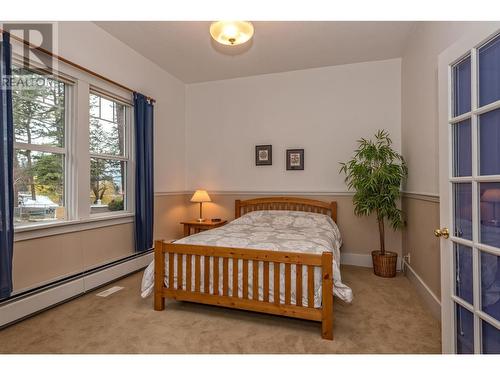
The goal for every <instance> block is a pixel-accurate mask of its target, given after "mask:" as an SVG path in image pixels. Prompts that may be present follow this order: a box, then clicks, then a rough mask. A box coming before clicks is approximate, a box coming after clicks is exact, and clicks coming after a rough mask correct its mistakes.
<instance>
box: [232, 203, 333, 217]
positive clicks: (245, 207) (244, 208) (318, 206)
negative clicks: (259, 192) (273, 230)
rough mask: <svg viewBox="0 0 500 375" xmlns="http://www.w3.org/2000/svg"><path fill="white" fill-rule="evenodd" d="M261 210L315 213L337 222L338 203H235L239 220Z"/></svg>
mask: <svg viewBox="0 0 500 375" xmlns="http://www.w3.org/2000/svg"><path fill="white" fill-rule="evenodd" d="M261 210H287V211H305V212H315V213H318V214H324V215H328V216H330V217H331V218H332V219H333V221H335V222H337V202H335V201H333V202H323V201H318V200H315V199H307V198H295V197H266V198H256V199H248V200H244V201H242V200H239V199H237V200H235V201H234V217H235V218H236V219H237V218H239V217H240V216H241V215H244V214H246V213H247V212H251V211H261Z"/></svg>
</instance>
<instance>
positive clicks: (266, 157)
mask: <svg viewBox="0 0 500 375" xmlns="http://www.w3.org/2000/svg"><path fill="white" fill-rule="evenodd" d="M255 165H273V146H272V145H260V146H255Z"/></svg>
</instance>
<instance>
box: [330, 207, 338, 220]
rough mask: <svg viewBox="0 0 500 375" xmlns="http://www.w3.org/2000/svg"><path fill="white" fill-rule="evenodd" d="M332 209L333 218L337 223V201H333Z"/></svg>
mask: <svg viewBox="0 0 500 375" xmlns="http://www.w3.org/2000/svg"><path fill="white" fill-rule="evenodd" d="M330 209H331V211H332V219H333V221H335V223H337V202H331V203H330Z"/></svg>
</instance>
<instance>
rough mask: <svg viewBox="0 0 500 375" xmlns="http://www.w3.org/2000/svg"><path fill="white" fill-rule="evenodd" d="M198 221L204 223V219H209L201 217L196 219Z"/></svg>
mask: <svg viewBox="0 0 500 375" xmlns="http://www.w3.org/2000/svg"><path fill="white" fill-rule="evenodd" d="M196 221H197V222H198V223H203V222H204V221H207V219H202V218H201V217H200V218H199V219H196Z"/></svg>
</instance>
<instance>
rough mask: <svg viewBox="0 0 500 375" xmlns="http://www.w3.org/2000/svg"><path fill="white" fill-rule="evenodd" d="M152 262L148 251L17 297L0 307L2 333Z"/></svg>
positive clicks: (151, 254) (150, 253) (151, 256)
mask: <svg viewBox="0 0 500 375" xmlns="http://www.w3.org/2000/svg"><path fill="white" fill-rule="evenodd" d="M152 260H153V253H152V251H148V252H145V253H143V254H140V255H134V256H131V257H129V258H125V259H122V260H120V261H116V262H113V263H111V264H108V265H106V266H102V267H98V268H95V269H92V270H89V271H86V272H85V273H82V274H78V275H75V276H72V277H70V278H66V279H64V280H60V281H58V282H56V283H53V284H50V285H46V286H44V287H41V288H38V289H37V290H33V291H29V292H26V293H23V294H21V295H17V296H14V297H12V298H10V299H9V300H7V301H5V302H2V304H0V329H1V328H5V327H7V326H9V325H11V324H14V323H17V322H18V321H20V320H23V319H26V318H29V317H31V316H33V315H35V314H37V313H40V312H42V311H44V310H47V309H49V308H52V307H54V306H57V305H59V304H61V303H64V302H67V301H68V300H71V299H73V298H75V297H79V296H81V295H83V294H85V293H88V292H91V291H92V290H94V289H96V288H99V287H101V286H103V285H105V284H108V283H110V282H113V281H114V280H117V279H119V278H121V277H124V276H127V275H128V274H131V273H133V272H136V271H138V270H140V269H142V268H144V267H146V266H147V265H148V264H149V263H150V262H151V261H152Z"/></svg>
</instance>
